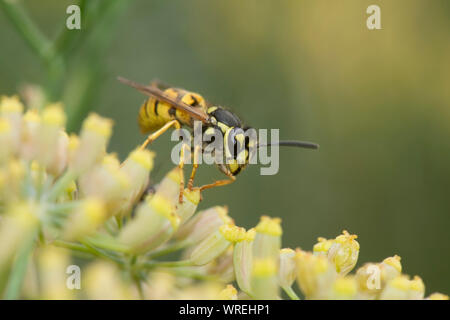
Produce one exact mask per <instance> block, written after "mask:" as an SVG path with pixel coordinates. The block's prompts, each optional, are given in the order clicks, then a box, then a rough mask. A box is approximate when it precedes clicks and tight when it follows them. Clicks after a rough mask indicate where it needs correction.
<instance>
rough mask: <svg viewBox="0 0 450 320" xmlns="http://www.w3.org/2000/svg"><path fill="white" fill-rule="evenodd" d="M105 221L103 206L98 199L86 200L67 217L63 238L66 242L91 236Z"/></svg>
mask: <svg viewBox="0 0 450 320" xmlns="http://www.w3.org/2000/svg"><path fill="white" fill-rule="evenodd" d="M105 220H106V210H105V205H104V203H103V201H102V200H100V199H98V198H87V199H85V200H83V202H82V203H81V205H80V206H79V207H78V208H77V209H76V210H75V212H74V213H73V214H72V215H71V216H70V217H69V219H68V221H67V223H66V227H65V231H64V238H65V239H66V240H78V239H80V238H82V237H84V236H88V235H91V234H92V233H94V232H95V230H97V228H98V227H99V226H100V225H101V224H103V222H104V221H105Z"/></svg>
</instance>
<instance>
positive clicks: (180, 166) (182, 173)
mask: <svg viewBox="0 0 450 320" xmlns="http://www.w3.org/2000/svg"><path fill="white" fill-rule="evenodd" d="M185 150H190V147H189V145H187V144H186V143H183V145H182V146H181V150H180V162H179V163H178V167H179V168H180V169H181V170H180V193H179V196H178V202H179V203H183V194H184V172H183V168H184V152H185Z"/></svg>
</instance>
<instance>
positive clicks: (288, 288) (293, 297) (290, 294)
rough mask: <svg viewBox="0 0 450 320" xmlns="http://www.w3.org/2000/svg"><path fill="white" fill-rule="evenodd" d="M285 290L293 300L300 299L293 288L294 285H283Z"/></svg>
mask: <svg viewBox="0 0 450 320" xmlns="http://www.w3.org/2000/svg"><path fill="white" fill-rule="evenodd" d="M283 290H284V292H286V294H287V295H288V296H289V298H291V300H300V298H299V297H298V296H297V294H296V293H295V292H294V290H292V287H283Z"/></svg>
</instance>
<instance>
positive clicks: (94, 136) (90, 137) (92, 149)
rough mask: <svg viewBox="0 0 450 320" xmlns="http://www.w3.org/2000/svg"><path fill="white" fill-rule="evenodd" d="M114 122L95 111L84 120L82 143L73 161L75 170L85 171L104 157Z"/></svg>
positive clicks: (81, 135)
mask: <svg viewBox="0 0 450 320" xmlns="http://www.w3.org/2000/svg"><path fill="white" fill-rule="evenodd" d="M112 124H113V123H112V121H111V120H110V119H106V118H102V117H100V116H98V115H97V114H95V113H91V114H90V115H89V116H88V117H87V118H86V120H84V122H83V125H82V128H81V134H80V144H79V146H78V147H77V149H76V152H75V154H74V157H73V162H72V163H71V164H72V169H73V170H74V171H75V172H77V173H81V172H85V171H86V170H88V169H89V168H91V167H92V166H93V165H94V164H95V163H96V162H98V161H99V160H100V159H102V157H103V154H104V153H105V150H106V146H107V144H108V142H109V138H110V137H111V131H112Z"/></svg>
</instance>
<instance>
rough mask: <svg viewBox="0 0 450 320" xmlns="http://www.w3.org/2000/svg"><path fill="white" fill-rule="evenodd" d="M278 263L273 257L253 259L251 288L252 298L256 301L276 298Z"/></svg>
mask: <svg viewBox="0 0 450 320" xmlns="http://www.w3.org/2000/svg"><path fill="white" fill-rule="evenodd" d="M277 264H278V262H277V260H276V259H274V258H273V257H267V258H259V257H254V259H253V266H252V273H251V287H252V296H253V297H254V298H255V299H258V300H274V299H277V298H278V282H277V273H278V270H277V269H278V266H277Z"/></svg>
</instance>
